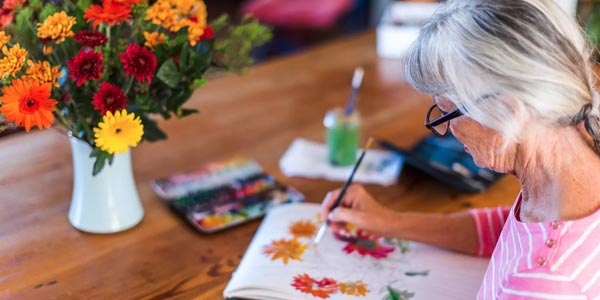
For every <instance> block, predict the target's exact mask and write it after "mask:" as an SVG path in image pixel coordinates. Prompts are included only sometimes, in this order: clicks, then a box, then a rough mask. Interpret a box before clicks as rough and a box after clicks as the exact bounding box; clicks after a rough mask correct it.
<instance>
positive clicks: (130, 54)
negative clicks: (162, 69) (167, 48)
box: [119, 44, 156, 83]
mask: <svg viewBox="0 0 600 300" xmlns="http://www.w3.org/2000/svg"><path fill="white" fill-rule="evenodd" d="M119 57H121V62H122V63H123V66H124V67H125V75H128V76H135V78H136V79H137V80H138V81H143V80H144V79H146V80H147V81H148V83H152V76H154V70H156V56H154V53H152V51H150V50H148V49H147V48H145V47H142V46H140V45H136V44H129V45H128V46H127V47H126V48H125V52H123V53H119Z"/></svg>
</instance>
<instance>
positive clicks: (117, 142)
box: [94, 109, 144, 154]
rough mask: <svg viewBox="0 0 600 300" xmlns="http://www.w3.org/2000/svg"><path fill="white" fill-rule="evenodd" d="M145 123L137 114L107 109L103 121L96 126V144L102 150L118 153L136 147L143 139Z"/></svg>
mask: <svg viewBox="0 0 600 300" xmlns="http://www.w3.org/2000/svg"><path fill="white" fill-rule="evenodd" d="M142 135H144V125H142V121H141V120H140V118H139V117H136V116H135V114H133V113H130V114H128V113H127V110H125V109H123V110H120V111H117V112H115V114H114V115H113V114H112V112H110V111H107V112H106V114H105V115H104V117H102V122H100V123H98V127H97V128H94V137H95V138H96V139H95V143H96V146H97V147H98V148H100V149H101V150H102V151H106V152H108V153H110V154H117V153H121V152H125V151H127V150H129V147H135V146H137V144H138V143H139V142H140V141H141V140H142Z"/></svg>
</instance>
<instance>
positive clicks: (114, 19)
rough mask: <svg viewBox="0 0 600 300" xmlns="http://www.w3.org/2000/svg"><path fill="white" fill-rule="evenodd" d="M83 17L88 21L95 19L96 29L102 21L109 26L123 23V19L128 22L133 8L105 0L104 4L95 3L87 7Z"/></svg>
mask: <svg viewBox="0 0 600 300" xmlns="http://www.w3.org/2000/svg"><path fill="white" fill-rule="evenodd" d="M83 17H84V18H85V20H86V21H87V22H88V23H90V22H92V21H94V23H93V24H92V27H93V28H94V30H96V27H98V25H99V24H100V23H102V22H106V23H107V24H108V25H109V26H112V25H114V24H121V21H123V22H127V21H128V20H129V18H130V17H131V8H130V7H129V6H127V5H124V4H121V3H118V2H114V1H112V0H104V1H102V6H99V5H96V4H93V5H92V6H91V7H90V8H88V9H86V10H85V13H84V14H83Z"/></svg>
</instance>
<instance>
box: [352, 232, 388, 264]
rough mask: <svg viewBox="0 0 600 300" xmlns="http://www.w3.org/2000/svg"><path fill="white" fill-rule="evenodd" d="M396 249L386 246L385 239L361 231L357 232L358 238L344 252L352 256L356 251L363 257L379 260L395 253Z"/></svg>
mask: <svg viewBox="0 0 600 300" xmlns="http://www.w3.org/2000/svg"><path fill="white" fill-rule="evenodd" d="M394 248H395V247H394V246H393V245H388V244H386V243H385V242H384V241H383V238H380V237H378V236H375V235H371V234H369V233H367V232H366V231H364V230H362V229H359V230H357V232H356V237H355V238H354V239H353V240H352V241H350V242H348V243H347V244H346V246H345V247H344V252H346V253H348V254H351V253H353V252H355V251H356V252H358V254H360V255H361V256H365V255H369V256H372V257H374V258H377V259H382V258H386V257H387V256H388V254H390V253H392V252H394Z"/></svg>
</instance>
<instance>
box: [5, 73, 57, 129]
mask: <svg viewBox="0 0 600 300" xmlns="http://www.w3.org/2000/svg"><path fill="white" fill-rule="evenodd" d="M50 89H51V86H50V84H49V83H39V82H37V81H24V80H21V79H15V80H13V81H12V85H11V86H5V87H4V88H2V93H3V94H4V95H2V97H0V102H2V107H0V113H2V114H3V115H5V116H6V120H7V121H9V122H14V123H15V124H17V125H23V126H24V127H25V131H29V130H30V129H31V127H33V126H37V127H38V128H40V129H42V128H46V127H50V125H52V123H53V122H54V116H53V115H52V112H54V107H53V106H54V105H55V104H56V101H55V100H54V99H50Z"/></svg>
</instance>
